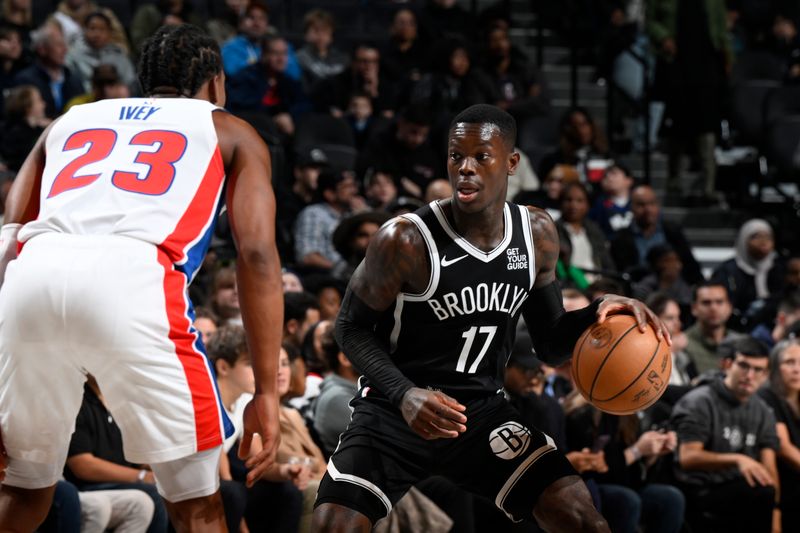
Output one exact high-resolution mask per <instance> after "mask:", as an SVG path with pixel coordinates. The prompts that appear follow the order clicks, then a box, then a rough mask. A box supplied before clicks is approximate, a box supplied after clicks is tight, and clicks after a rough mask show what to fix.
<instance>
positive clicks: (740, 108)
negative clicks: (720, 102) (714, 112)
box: [731, 80, 781, 146]
mask: <svg viewBox="0 0 800 533" xmlns="http://www.w3.org/2000/svg"><path fill="white" fill-rule="evenodd" d="M780 86H781V84H780V82H777V81H774V80H746V81H742V82H740V83H738V84H736V85H735V86H734V87H733V88H732V90H731V107H732V110H731V112H732V116H731V119H732V125H733V127H734V128H735V131H736V134H737V137H736V140H737V142H738V143H739V144H748V145H753V146H760V145H761V144H762V142H763V138H764V104H765V102H766V99H767V96H768V95H769V94H770V92H772V91H774V90H775V89H778V88H779V87H780Z"/></svg>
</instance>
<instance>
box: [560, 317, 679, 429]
mask: <svg viewBox="0 0 800 533" xmlns="http://www.w3.org/2000/svg"><path fill="white" fill-rule="evenodd" d="M671 371H672V355H671V353H670V349H669V344H667V341H666V340H665V339H662V340H660V341H659V340H658V338H657V337H656V332H655V330H654V329H653V327H652V326H651V325H650V324H648V325H647V330H646V331H645V332H644V333H642V332H641V331H640V330H639V327H638V326H637V325H636V319H635V318H634V317H633V316H630V315H611V316H609V317H607V318H606V320H605V321H604V322H603V323H602V324H593V325H592V326H590V327H589V328H588V329H587V330H586V331H585V332H583V335H581V337H580V338H579V339H578V342H577V343H575V349H574V350H573V352H572V378H573V381H574V382H575V387H576V388H577V389H578V391H579V392H580V393H581V395H583V397H584V398H586V399H587V400H588V401H589V403H591V404H592V405H594V406H595V407H597V408H598V409H600V410H601V411H605V412H607V413H611V414H615V415H627V414H631V413H635V412H636V411H640V410H642V409H646V408H647V407H650V406H651V405H653V404H654V403H655V402H656V400H658V399H659V398H660V397H661V395H662V394H663V393H664V390H665V389H666V388H667V383H668V382H669V374H670V372H671Z"/></svg>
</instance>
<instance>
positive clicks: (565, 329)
mask: <svg viewBox="0 0 800 533" xmlns="http://www.w3.org/2000/svg"><path fill="white" fill-rule="evenodd" d="M528 212H529V213H530V221H531V234H532V236H533V243H534V247H535V253H536V265H538V271H537V273H536V281H535V282H534V285H533V290H532V291H531V294H530V296H529V297H528V299H527V301H526V302H525V304H524V305H523V307H522V316H523V317H524V319H525V324H526V325H527V326H528V330H529V331H530V332H531V339H532V340H533V344H534V348H535V349H536V354H537V355H538V356H539V357H540V358H541V359H542V360H543V361H545V362H547V363H549V364H553V365H558V364H560V363H562V362H564V361H566V360H567V359H569V358H570V357H571V355H572V349H573V348H574V347H575V343H576V342H577V340H578V337H580V335H581V334H582V333H583V332H584V330H585V329H586V328H588V327H589V326H590V325H592V324H593V323H594V322H602V321H603V320H605V318H606V317H607V316H608V315H610V314H616V313H625V314H630V315H633V316H634V317H636V320H637V322H638V323H639V328H640V329H641V330H642V331H644V329H645V327H646V324H647V323H648V322H650V323H651V324H652V325H653V327H654V329H655V330H656V335H657V336H658V337H659V338H662V337H665V338H666V339H667V340H668V342H669V340H670V338H669V333H667V330H666V328H665V327H664V325H663V324H662V323H661V320H659V318H658V317H657V316H656V315H655V313H653V312H652V311H651V310H650V309H649V308H648V307H647V306H646V305H644V304H643V303H642V302H640V301H638V300H634V299H633V298H625V297H623V296H617V295H606V296H603V297H602V298H598V299H597V300H595V301H594V302H592V303H591V304H589V305H588V306H587V307H584V308H583V309H578V310H575V311H571V312H569V313H567V312H566V311H565V310H564V305H563V300H562V297H561V286H560V285H559V283H558V280H557V279H556V263H557V262H558V254H559V250H560V245H559V239H558V231H557V230H556V226H555V223H553V219H552V218H550V215H548V214H547V212H546V211H544V210H542V209H538V208H536V207H528Z"/></svg>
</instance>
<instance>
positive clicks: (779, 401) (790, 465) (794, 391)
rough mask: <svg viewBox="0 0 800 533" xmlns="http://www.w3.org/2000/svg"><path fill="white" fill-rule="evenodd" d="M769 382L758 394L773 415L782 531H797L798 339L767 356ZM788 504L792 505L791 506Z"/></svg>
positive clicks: (799, 488) (799, 477)
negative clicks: (778, 441)
mask: <svg viewBox="0 0 800 533" xmlns="http://www.w3.org/2000/svg"><path fill="white" fill-rule="evenodd" d="M769 366H770V368H769V381H768V382H767V384H766V385H765V386H764V387H762V388H761V389H759V391H758V394H759V396H761V397H762V398H763V399H764V401H765V402H767V404H768V405H769V406H770V407H772V410H773V411H774V412H775V418H776V419H777V421H778V424H777V426H776V428H775V429H776V430H777V432H778V439H779V440H780V443H781V446H780V449H779V450H778V478H779V479H780V486H781V503H782V505H781V521H782V531H800V508H798V506H797V503H796V502H797V501H798V498H800V339H798V338H797V337H795V336H791V335H790V336H789V338H787V339H784V340H782V341H779V342H778V344H776V345H775V347H774V348H773V349H772V351H771V352H770V354H769ZM792 502H795V503H794V505H793V504H792Z"/></svg>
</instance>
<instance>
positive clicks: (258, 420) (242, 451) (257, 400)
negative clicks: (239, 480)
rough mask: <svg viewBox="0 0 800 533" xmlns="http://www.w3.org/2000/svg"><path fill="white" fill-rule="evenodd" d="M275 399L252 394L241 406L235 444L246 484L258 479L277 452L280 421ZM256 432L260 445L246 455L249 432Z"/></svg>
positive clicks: (248, 450) (249, 443)
mask: <svg viewBox="0 0 800 533" xmlns="http://www.w3.org/2000/svg"><path fill="white" fill-rule="evenodd" d="M278 409H279V405H278V398H277V397H275V396H273V395H269V394H262V393H256V394H255V395H253V399H252V400H250V401H249V402H248V403H247V406H246V407H245V408H244V417H243V418H244V432H243V434H242V442H241V444H240V445H239V458H240V459H244V460H245V463H244V465H245V466H246V467H247V469H248V470H249V472H248V473H247V486H248V487H252V486H253V483H255V482H256V481H258V480H259V479H261V476H263V475H264V473H265V472H266V471H267V469H268V468H269V467H270V466H272V465H273V463H275V455H276V454H277V453H278V444H279V443H280V440H281V432H280V424H279V422H278ZM255 433H258V435H259V436H260V437H261V443H262V445H263V448H262V450H261V451H259V452H258V453H256V454H254V455H253V456H252V457H250V447H251V444H252V441H253V435H254V434H255Z"/></svg>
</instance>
